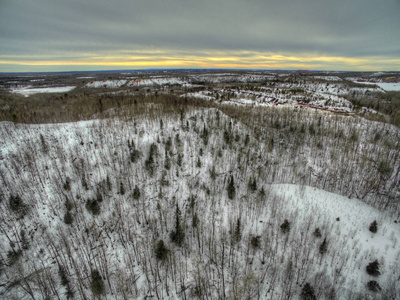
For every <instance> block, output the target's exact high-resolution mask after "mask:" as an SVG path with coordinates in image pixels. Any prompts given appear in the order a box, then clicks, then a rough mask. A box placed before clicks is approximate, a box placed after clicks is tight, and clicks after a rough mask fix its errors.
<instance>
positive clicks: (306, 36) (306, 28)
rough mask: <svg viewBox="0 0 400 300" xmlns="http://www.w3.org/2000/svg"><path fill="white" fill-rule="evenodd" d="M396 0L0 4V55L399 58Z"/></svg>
mask: <svg viewBox="0 0 400 300" xmlns="http://www.w3.org/2000/svg"><path fill="white" fill-rule="evenodd" d="M399 15H400V2H399V1H395V0H386V1H379V2H378V1H375V0H354V1H349V0H346V1H344V0H336V1H325V0H302V1H296V0H291V1H289V0H280V1H275V0H274V1H266V0H264V1H261V0H260V1H257V0H249V1H240V0H229V1H221V0H214V1H211V0H203V1H193V0H141V1H139V0H137V1H128V0H122V1H109V0H107V1H105V0H86V1H54V0H35V1H29V0H28V1H27V0H25V1H24V0H21V1H15V0H3V1H1V2H0V55H1V54H3V55H4V54H21V55H35V54H37V53H42V54H43V53H45V54H46V53H49V54H51V53H59V54H65V56H73V54H74V53H76V55H79V53H84V52H96V51H99V52H101V51H117V50H135V49H147V48H156V49H184V50H187V51H190V50H196V51H197V50H200V51H201V50H205V49H209V50H249V51H266V52H285V53H307V52H312V53H316V54H321V55H337V56H351V57H354V56H356V57H357V56H365V55H368V56H371V55H377V56H379V55H387V56H398V55H399V53H400V33H399V32H400V31H399V29H400V18H399V17H398V16H399Z"/></svg>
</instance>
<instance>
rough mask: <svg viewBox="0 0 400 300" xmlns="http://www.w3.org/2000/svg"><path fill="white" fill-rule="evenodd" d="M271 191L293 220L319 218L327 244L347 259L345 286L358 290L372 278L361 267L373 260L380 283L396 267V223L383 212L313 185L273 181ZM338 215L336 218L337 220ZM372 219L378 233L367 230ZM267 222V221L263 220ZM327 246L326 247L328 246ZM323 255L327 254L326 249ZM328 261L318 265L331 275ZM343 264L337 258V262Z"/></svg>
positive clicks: (399, 228) (399, 237)
mask: <svg viewBox="0 0 400 300" xmlns="http://www.w3.org/2000/svg"><path fill="white" fill-rule="evenodd" d="M271 191H272V192H273V193H275V194H277V195H279V196H281V197H283V199H285V200H284V201H286V203H285V208H286V209H287V210H288V211H290V212H292V213H293V214H294V215H296V220H293V221H295V222H296V223H303V224H305V223H307V222H308V221H309V220H310V219H312V218H313V219H314V220H315V219H316V220H320V222H321V229H322V227H324V228H325V231H324V232H323V233H322V234H323V237H325V236H326V237H327V241H328V245H329V244H330V245H332V247H337V248H339V249H341V251H342V252H343V254H344V255H347V256H348V257H350V258H351V259H349V260H348V261H347V262H346V264H347V266H346V269H345V270H344V271H345V272H347V273H348V274H342V275H345V277H346V284H345V285H344V287H345V288H349V287H348V286H346V285H348V284H350V283H351V284H352V285H353V284H354V285H355V286H356V287H357V288H358V289H359V290H363V289H365V285H366V283H367V282H368V281H369V280H372V278H371V276H369V275H368V274H367V273H366V271H365V268H366V266H367V265H368V264H369V263H370V262H372V261H374V260H378V262H379V263H380V271H381V273H382V275H381V276H380V277H378V279H375V280H377V281H378V282H379V284H380V285H381V286H385V284H386V283H387V282H388V281H389V280H390V279H391V276H392V274H395V273H396V272H397V270H396V269H395V268H398V262H399V259H400V248H399V242H400V224H396V223H394V222H393V220H391V219H390V218H389V217H387V216H386V215H385V214H384V213H382V212H379V211H378V210H376V209H374V208H372V207H371V206H369V205H367V204H365V203H363V202H361V201H360V200H358V199H350V198H348V197H344V196H341V195H338V194H333V193H329V192H326V191H324V190H320V189H317V188H313V187H307V186H300V185H290V184H273V185H272V186H271ZM337 218H339V221H337ZM374 220H376V221H377V223H378V232H377V233H375V234H374V233H372V232H370V231H369V230H368V228H369V225H370V224H371V223H372V222H373V221H374ZM265 221H267V220H265ZM329 247H330V246H328V249H329ZM327 255H330V253H329V250H328V252H327ZM328 262H329V260H328V259H327V260H325V264H323V265H321V266H320V269H321V270H327V271H328V273H332V274H334V272H335V270H334V268H333V267H332V265H328ZM340 263H342V264H343V263H344V262H340V261H337V264H340Z"/></svg>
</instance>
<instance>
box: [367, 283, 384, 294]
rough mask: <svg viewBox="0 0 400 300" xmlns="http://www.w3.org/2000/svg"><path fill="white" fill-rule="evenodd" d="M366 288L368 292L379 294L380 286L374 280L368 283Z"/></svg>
mask: <svg viewBox="0 0 400 300" xmlns="http://www.w3.org/2000/svg"><path fill="white" fill-rule="evenodd" d="M367 287H368V289H369V290H370V291H373V292H379V291H381V290H382V288H381V286H380V285H379V283H378V282H376V281H375V280H371V281H368V283H367Z"/></svg>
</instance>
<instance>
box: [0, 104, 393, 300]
mask: <svg viewBox="0 0 400 300" xmlns="http://www.w3.org/2000/svg"><path fill="white" fill-rule="evenodd" d="M224 109H226V112H227V113H230V114H232V115H235V112H236V111H235V109H238V108H229V107H225V108H224ZM148 111H149V113H148V115H141V116H136V117H134V118H125V119H119V118H114V119H105V120H92V121H81V122H77V123H64V124H41V125H24V124H13V123H10V122H2V123H0V136H1V137H2V139H1V140H0V175H1V176H0V181H1V186H2V195H1V197H2V201H1V202H0V209H1V212H2V222H1V232H0V247H1V259H2V272H1V273H0V280H1V285H0V295H1V297H3V298H5V299H12V298H13V297H14V298H18V299H29V298H35V299H36V298H38V299H42V298H43V299H44V298H46V297H49V298H57V297H58V298H60V299H63V298H66V297H67V295H71V294H73V295H74V297H75V298H77V299H84V298H90V297H95V296H96V295H99V296H101V295H102V296H103V297H104V298H105V297H106V298H107V299H135V298H139V299H143V298H158V299H196V298H199V299H223V298H227V299H299V295H300V294H301V293H304V289H305V287H306V286H307V283H308V284H309V285H310V286H312V288H313V289H314V293H315V296H316V298H317V299H355V298H357V297H364V298H365V297H367V298H368V297H369V298H371V299H386V298H385V297H388V298H389V299H396V297H398V295H399V294H400V284H399V281H398V280H397V278H398V277H399V276H400V273H399V272H400V268H399V267H400V265H399V261H400V259H399V258H400V257H399V256H400V252H399V250H398V240H399V239H400V228H399V226H400V224H399V223H398V222H400V218H399V207H398V204H396V203H394V202H392V200H393V199H395V198H396V197H397V196H398V195H399V194H398V190H399V183H398V181H396V176H397V175H396V174H398V170H399V157H398V150H396V149H398V143H399V139H398V134H399V130H398V128H395V127H392V126H388V125H384V124H379V123H373V122H369V121H359V120H354V119H345V118H342V117H337V116H332V115H329V114H322V113H309V112H295V111H294V110H291V109H278V108H275V109H271V110H270V111H261V110H259V113H256V112H253V114H250V115H249V119H248V123H247V121H246V119H245V116H246V115H247V114H248V113H249V111H245V110H242V111H239V110H238V111H237V112H238V113H239V112H240V113H241V117H240V118H238V119H231V118H230V117H228V116H227V115H225V114H224V113H223V112H222V111H219V110H217V109H194V108H192V109H189V108H187V107H183V106H182V109H181V110H180V113H179V114H172V115H171V114H169V115H167V114H160V113H159V108H158V107H157V106H156V105H155V104H152V103H149V104H148ZM238 120H243V123H241V122H240V121H238ZM257 124H258V125H257ZM378 133H379V134H380V135H378ZM396 153H397V154H396ZM386 163H388V164H389V166H387V165H386ZM381 165H382V166H381ZM396 172H397V173H396ZM397 180H398V179H397ZM378 181H379V182H378ZM283 183H284V184H283ZM289 183H290V184H289ZM311 186H313V187H311ZM317 187H319V188H323V189H325V190H330V191H335V192H336V194H333V193H329V192H327V191H324V190H322V189H318V188H317ZM396 193H397V194H396ZM339 194H341V195H339ZM396 195H397V196H396ZM392 197H393V198H392ZM367 203H371V204H372V206H370V205H368V204H367ZM385 205H386V208H390V209H391V211H387V212H385ZM374 207H375V208H374ZM378 208H379V210H378ZM396 209H397V211H396ZM374 220H376V221H377V232H376V233H372V232H370V231H369V230H368V228H369V226H370V224H371V223H372V222H373V221H374ZM394 221H396V222H397V223H394ZM317 228H318V230H317ZM318 232H319V234H318ZM161 241H162V242H161ZM375 260H377V261H378V265H379V272H380V273H381V275H380V276H376V277H373V276H370V275H368V274H367V272H366V267H367V266H368V265H369V264H370V263H371V262H374V261H375ZM60 270H62V271H60ZM96 272H98V273H96ZM96 274H99V275H96ZM370 281H376V282H377V283H378V284H379V286H380V288H381V289H382V290H381V291H377V292H373V291H369V290H368V288H367V283H368V282H370Z"/></svg>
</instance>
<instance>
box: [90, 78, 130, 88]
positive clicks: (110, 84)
mask: <svg viewBox="0 0 400 300" xmlns="http://www.w3.org/2000/svg"><path fill="white" fill-rule="evenodd" d="M126 82H127V80H104V81H91V82H89V83H88V84H86V85H85V87H88V88H119V87H121V86H123V85H124V84H125V83H126Z"/></svg>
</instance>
